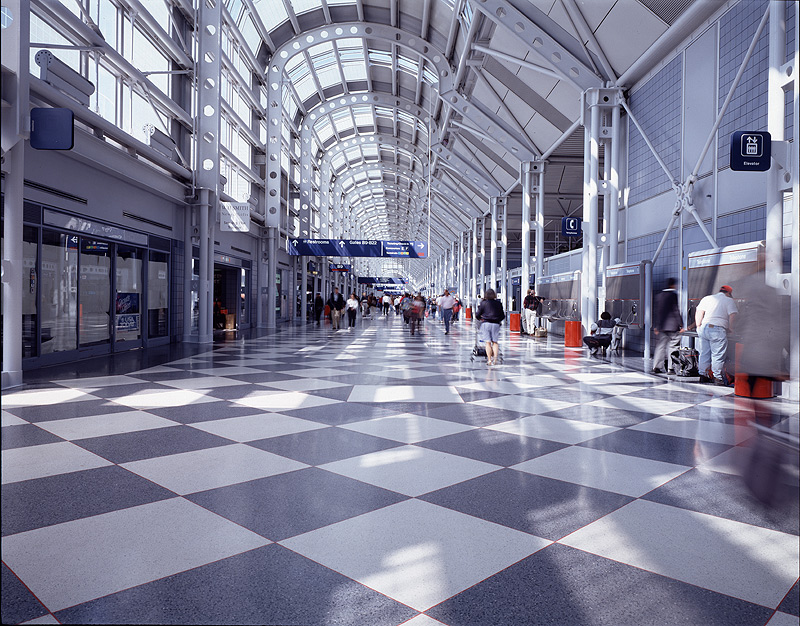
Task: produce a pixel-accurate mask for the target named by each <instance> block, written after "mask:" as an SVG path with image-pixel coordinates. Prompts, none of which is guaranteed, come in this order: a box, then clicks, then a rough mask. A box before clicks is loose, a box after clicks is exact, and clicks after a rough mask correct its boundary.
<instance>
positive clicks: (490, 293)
mask: <svg viewBox="0 0 800 626" xmlns="http://www.w3.org/2000/svg"><path fill="white" fill-rule="evenodd" d="M505 318H506V314H505V311H503V303H502V302H500V301H499V300H498V299H497V293H496V292H495V290H494V289H487V290H486V295H485V297H484V299H483V300H481V303H480V305H478V310H477V312H476V313H475V319H476V320H478V321H479V322H480V323H481V328H480V338H481V340H482V341H483V342H484V345H485V346H486V364H487V365H496V364H497V358H498V357H499V356H500V346H499V345H498V343H497V340H498V339H499V337H500V323H501V322H502V321H503V320H504V319H505Z"/></svg>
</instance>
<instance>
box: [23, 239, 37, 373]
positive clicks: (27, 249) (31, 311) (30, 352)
mask: <svg viewBox="0 0 800 626" xmlns="http://www.w3.org/2000/svg"><path fill="white" fill-rule="evenodd" d="M38 251H39V233H38V231H37V230H36V229H35V228H31V227H30V226H25V227H23V230H22V358H28V357H32V356H36V355H37V348H38V346H37V343H38V342H37V341H36V338H37V334H38V333H37V330H36V321H37V318H38V308H37V306H36V291H37V282H38V280H37V275H36V261H37V257H38Z"/></svg>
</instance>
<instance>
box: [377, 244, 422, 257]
mask: <svg viewBox="0 0 800 626" xmlns="http://www.w3.org/2000/svg"><path fill="white" fill-rule="evenodd" d="M383 256H388V257H407V258H411V259H424V258H426V257H427V252H426V246H425V242H423V241H384V242H383Z"/></svg>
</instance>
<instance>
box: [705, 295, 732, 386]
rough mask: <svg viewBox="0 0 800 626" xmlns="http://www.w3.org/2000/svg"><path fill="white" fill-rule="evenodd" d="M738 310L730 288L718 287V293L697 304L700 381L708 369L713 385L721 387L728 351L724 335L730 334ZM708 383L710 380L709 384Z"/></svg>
mask: <svg viewBox="0 0 800 626" xmlns="http://www.w3.org/2000/svg"><path fill="white" fill-rule="evenodd" d="M738 312H739V309H738V308H737V307H736V302H734V300H733V288H732V287H730V286H729V285H722V287H720V288H719V293H715V294H714V295H711V296H706V297H705V298H703V299H702V300H700V304H698V305H697V310H696V312H695V318H694V319H695V323H696V324H697V337H698V339H699V340H700V341H699V343H700V346H699V347H700V350H699V352H700V359H699V360H700V362H699V364H698V367H699V369H700V380H701V381H703V379H704V378H708V377H707V376H706V372H707V371H708V368H709V366H710V367H711V372H712V374H713V376H714V379H713V382H714V384H715V385H723V384H724V383H723V382H722V366H723V365H724V364H725V354H726V352H727V351H728V333H729V332H731V330H733V322H734V319H735V318H736V314H737V313H738ZM709 382H710V380H709Z"/></svg>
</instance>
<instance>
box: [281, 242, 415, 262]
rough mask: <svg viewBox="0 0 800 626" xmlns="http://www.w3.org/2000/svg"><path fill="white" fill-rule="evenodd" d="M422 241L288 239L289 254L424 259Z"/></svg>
mask: <svg viewBox="0 0 800 626" xmlns="http://www.w3.org/2000/svg"><path fill="white" fill-rule="evenodd" d="M426 247H427V246H426V245H425V243H424V242H422V241H380V240H376V239H289V250H288V252H289V254H290V255H298V256H346V257H404V258H413V259H424V258H425V257H426V256H427V255H426Z"/></svg>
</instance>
